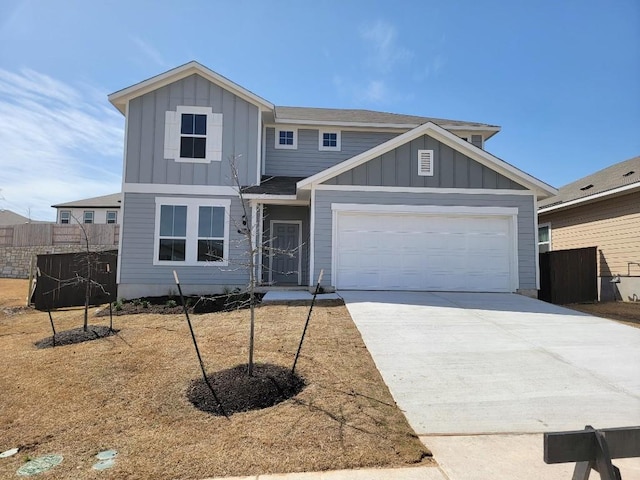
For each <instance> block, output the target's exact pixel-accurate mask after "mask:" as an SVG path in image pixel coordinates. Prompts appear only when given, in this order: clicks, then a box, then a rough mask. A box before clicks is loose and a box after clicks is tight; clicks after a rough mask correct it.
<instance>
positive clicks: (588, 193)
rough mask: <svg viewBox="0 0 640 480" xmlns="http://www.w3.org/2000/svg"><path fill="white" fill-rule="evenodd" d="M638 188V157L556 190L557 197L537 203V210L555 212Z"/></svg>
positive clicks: (639, 160)
mask: <svg viewBox="0 0 640 480" xmlns="http://www.w3.org/2000/svg"><path fill="white" fill-rule="evenodd" d="M636 187H638V188H640V156H638V157H634V158H631V159H629V160H625V161H624V162H620V163H616V164H615V165H611V166H610V167H607V168H605V169H603V170H600V171H598V172H595V173H592V174H591V175H587V176H586V177H583V178H581V179H579V180H576V181H575V182H572V183H570V184H568V185H565V186H564V187H561V188H559V189H558V195H555V196H553V197H550V198H548V199H546V200H544V201H541V202H540V203H539V210H540V211H541V213H543V211H550V210H557V209H559V208H564V207H569V206H570V205H574V204H576V203H584V202H587V201H590V200H595V199H596V198H601V197H604V196H609V195H613V194H615V193H620V192H623V191H628V190H631V189H633V188H636Z"/></svg>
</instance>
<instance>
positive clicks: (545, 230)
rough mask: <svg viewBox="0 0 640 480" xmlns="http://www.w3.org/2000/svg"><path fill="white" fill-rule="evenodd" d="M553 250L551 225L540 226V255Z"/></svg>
mask: <svg viewBox="0 0 640 480" xmlns="http://www.w3.org/2000/svg"><path fill="white" fill-rule="evenodd" d="M550 250H551V224H550V223H544V224H541V225H538V251H539V252H540V253H545V252H549V251H550Z"/></svg>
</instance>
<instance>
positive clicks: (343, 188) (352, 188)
mask: <svg viewBox="0 0 640 480" xmlns="http://www.w3.org/2000/svg"><path fill="white" fill-rule="evenodd" d="M315 189H316V190H332V191H338V192H388V193H460V194H465V195H527V196H528V195H533V192H532V191H531V190H510V189H506V188H493V189H486V188H440V187H384V186H377V185H327V184H320V185H316V186H315ZM245 198H246V195H245Z"/></svg>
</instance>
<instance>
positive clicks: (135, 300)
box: [131, 298, 142, 307]
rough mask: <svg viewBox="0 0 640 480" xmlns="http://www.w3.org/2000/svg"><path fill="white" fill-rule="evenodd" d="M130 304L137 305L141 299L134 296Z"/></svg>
mask: <svg viewBox="0 0 640 480" xmlns="http://www.w3.org/2000/svg"><path fill="white" fill-rule="evenodd" d="M131 304H132V305H133V306H134V307H139V306H140V305H141V304H142V300H140V299H139V298H134V299H133V300H131Z"/></svg>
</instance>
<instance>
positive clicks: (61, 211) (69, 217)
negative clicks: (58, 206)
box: [60, 210, 71, 225]
mask: <svg viewBox="0 0 640 480" xmlns="http://www.w3.org/2000/svg"><path fill="white" fill-rule="evenodd" d="M65 213H66V214H68V217H67V219H66V220H67V221H66V222H63V221H62V220H63V218H62V215H63V214H65ZM60 225H71V210H60Z"/></svg>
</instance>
